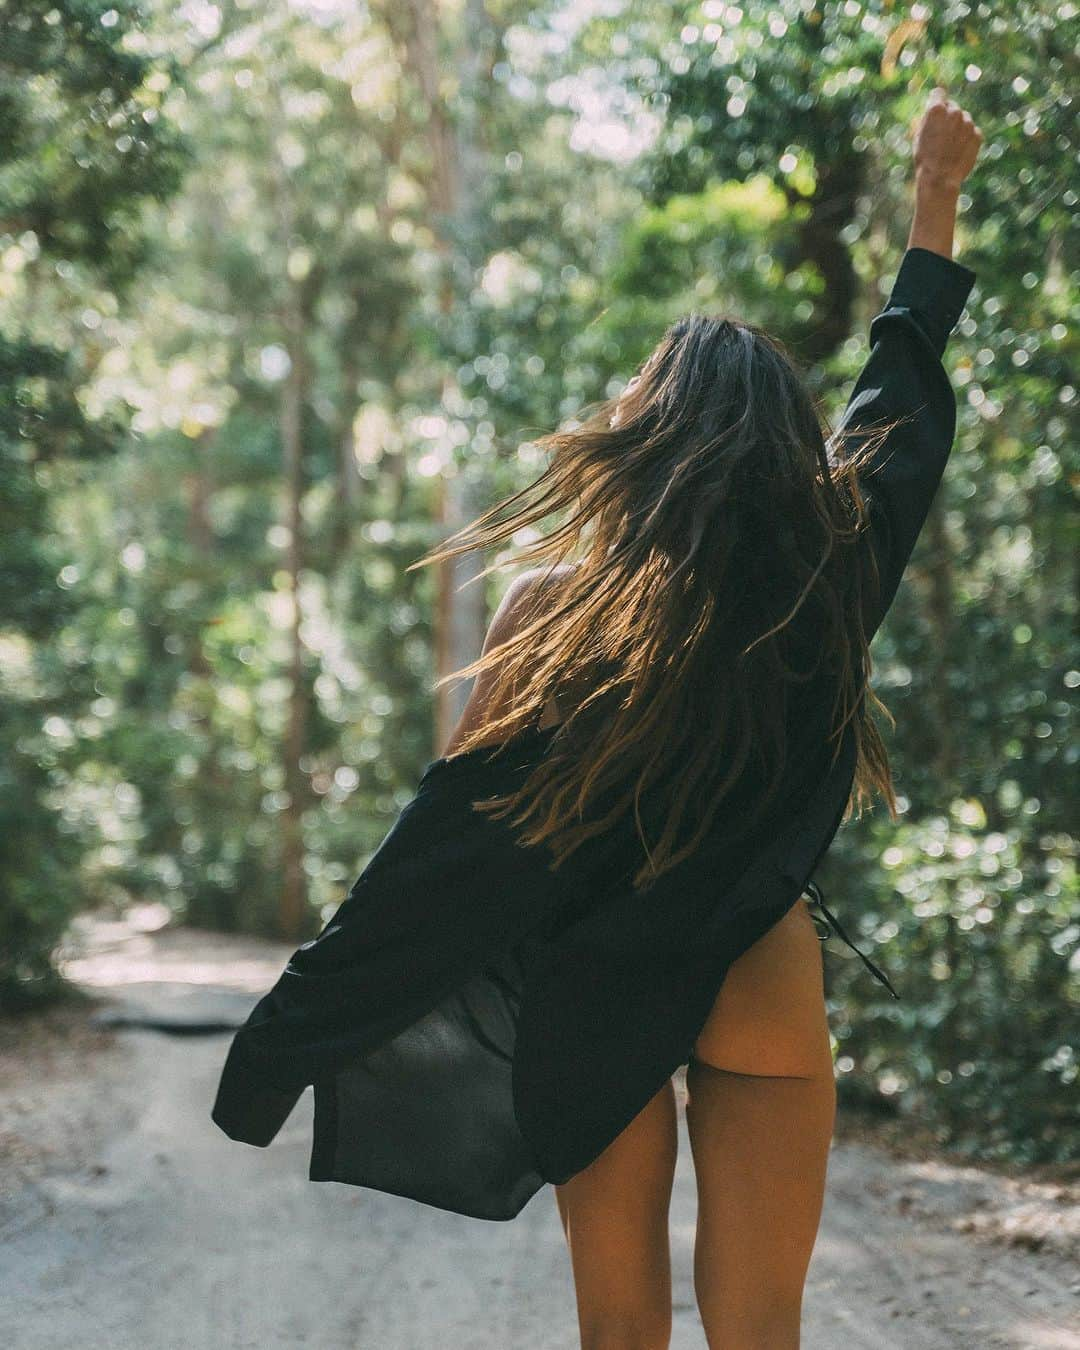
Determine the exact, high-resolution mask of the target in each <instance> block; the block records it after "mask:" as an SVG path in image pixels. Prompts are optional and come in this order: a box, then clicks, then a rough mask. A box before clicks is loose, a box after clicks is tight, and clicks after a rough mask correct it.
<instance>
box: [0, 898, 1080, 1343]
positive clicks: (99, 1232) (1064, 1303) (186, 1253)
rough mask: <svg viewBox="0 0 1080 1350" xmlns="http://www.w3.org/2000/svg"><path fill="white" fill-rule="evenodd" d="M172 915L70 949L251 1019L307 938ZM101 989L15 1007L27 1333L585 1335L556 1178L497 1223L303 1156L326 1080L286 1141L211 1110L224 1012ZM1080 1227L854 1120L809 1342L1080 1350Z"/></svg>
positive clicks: (998, 1181) (1033, 1197)
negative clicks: (331, 1172) (194, 929)
mask: <svg viewBox="0 0 1080 1350" xmlns="http://www.w3.org/2000/svg"><path fill="white" fill-rule="evenodd" d="M155 921H156V920H155V915H154V912H153V911H152V910H149V909H147V910H144V911H141V912H136V913H135V914H134V915H133V917H132V919H131V920H130V921H129V922H127V923H122V924H115V925H112V926H109V925H107V924H106V925H102V924H101V923H97V924H96V925H94V924H93V922H92V921H91V922H90V923H89V924H88V926H87V927H86V928H85V929H84V930H83V933H82V938H81V939H80V940H81V941H83V942H84V943H85V947H84V951H83V953H82V954H81V955H76V956H74V957H73V958H72V960H71V961H70V964H69V973H71V974H72V975H73V977H75V978H77V979H78V980H79V981H80V982H81V983H82V984H83V985H84V987H86V988H87V989H90V990H93V991H94V992H95V993H96V994H97V995H99V996H104V997H106V998H107V1000H108V1002H107V1003H104V1004H101V1005H99V1007H102V1008H105V1009H106V1010H107V1009H113V1010H115V1011H118V1012H123V1011H124V1010H125V1009H126V1010H131V1011H135V1012H139V1011H142V1012H144V1013H148V1014H149V1015H150V1016H151V1017H152V1018H157V1019H159V1020H162V1021H171V1022H172V1023H174V1024H180V1025H181V1027H182V1025H183V1024H184V1023H185V1022H189V1023H192V1022H195V1023H198V1022H206V1021H209V1022H214V1021H217V1022H218V1023H219V1024H229V1023H234V1024H235V1023H236V1022H238V1021H240V1020H242V1018H243V1016H244V1015H246V1012H247V1010H248V1009H249V1008H250V1006H251V1004H252V1003H253V1002H254V999H255V997H256V996H257V995H258V994H259V993H261V992H263V991H264V990H265V989H266V988H268V987H269V985H270V984H271V983H272V982H273V980H274V979H275V978H276V976H277V973H278V972H279V971H280V968H281V966H282V964H283V962H284V960H285V959H286V957H287V956H288V949H285V948H279V947H273V946H271V945H269V944H260V943H253V942H251V941H248V940H244V939H237V940H225V939H222V938H221V937H219V936H217V935H211V934H199V933H191V932H185V931H183V930H180V931H172V930H166V931H163V932H153V931H146V930H148V929H151V928H152V925H153V923H154V922H155ZM91 1011H93V1009H92V1008H91V1009H89V1010H81V1009H66V1010H62V1011H60V1012H59V1013H56V1014H53V1015H51V1016H50V1017H48V1018H45V1019H40V1018H39V1019H35V1020H34V1022H33V1023H24V1024H23V1026H22V1027H21V1028H13V1026H12V1024H8V1026H7V1027H6V1028H5V1029H4V1030H3V1031H2V1032H0V1112H2V1117H0V1166H2V1167H3V1174H4V1177H5V1181H4V1185H3V1189H2V1190H0V1325H2V1326H3V1327H4V1328H5V1336H4V1339H5V1342H6V1344H7V1346H8V1347H9V1350H60V1348H61V1347H63V1348H64V1350H68V1347H71V1346H78V1347H79V1348H80V1350H187V1348H188V1347H192V1348H193V1350H247V1347H250V1348H251V1350H256V1347H258V1350H269V1347H290V1348H293V1347H300V1346H304V1347H311V1350H353V1348H354V1347H359V1348H360V1350H428V1347H432V1348H433V1350H436V1348H437V1350H574V1347H576V1346H577V1344H578V1342H577V1336H576V1329H575V1328H576V1324H575V1316H574V1301H573V1287H572V1284H571V1279H570V1273H569V1266H568V1263H567V1259H566V1256H565V1252H564V1248H563V1239H562V1233H561V1230H560V1228H559V1224H558V1219H557V1214H556V1209H555V1203H554V1196H553V1193H552V1191H551V1190H550V1188H545V1189H544V1190H542V1191H541V1192H540V1193H539V1194H538V1195H537V1196H536V1197H535V1198H534V1199H533V1200H532V1201H531V1202H530V1203H529V1205H528V1206H526V1208H525V1210H524V1211H523V1212H522V1214H521V1215H520V1216H519V1217H518V1218H517V1219H516V1220H515V1221H513V1222H512V1223H508V1224H495V1223H486V1224H485V1223H483V1222H480V1221H477V1220H471V1219H466V1218H464V1217H461V1216H458V1215H452V1214H447V1213H444V1212H442V1211H439V1210H436V1209H433V1208H431V1207H428V1206H424V1205H419V1204H417V1203H415V1202H412V1201H409V1200H404V1199H399V1198H396V1197H393V1196H387V1195H382V1194H380V1193H377V1192H374V1191H367V1190H359V1189H356V1188H351V1187H346V1186H340V1185H337V1184H335V1183H321V1184H315V1183H312V1182H309V1181H307V1179H306V1168H307V1158H308V1149H309V1141H310V1125H311V1094H310V1092H308V1093H306V1094H305V1095H304V1097H303V1098H302V1099H301V1102H300V1104H299V1105H298V1106H297V1108H296V1110H295V1111H294V1113H293V1116H292V1118H291V1119H290V1120H289V1121H288V1123H287V1124H286V1126H285V1128H284V1129H283V1131H282V1133H281V1134H280V1135H279V1136H278V1138H277V1139H276V1140H275V1141H274V1143H273V1144H272V1145H271V1147H270V1148H269V1149H267V1150H259V1149H254V1148H249V1147H246V1146H244V1145H239V1144H235V1143H233V1142H231V1141H230V1140H228V1139H226V1138H225V1136H224V1135H222V1134H221V1133H220V1132H219V1131H218V1130H217V1129H216V1127H215V1126H214V1125H213V1124H212V1122H211V1121H210V1118H209V1107H210V1103H211V1100H212V1097H213V1092H214V1089H215V1087H216V1082H217V1075H218V1072H219V1070H220V1067H221V1062H222V1059H223V1057H224V1054H225V1050H226V1047H227V1044H228V1033H227V1032H226V1031H221V1030H219V1031H217V1032H214V1033H210V1034H202V1035H176V1034H172V1035H170V1034H163V1033H162V1032H160V1031H152V1030H147V1029H133V1028H130V1027H129V1028H124V1029H116V1030H111V1031H110V1030H102V1029H96V1030H95V1029H94V1027H93V1024H92V1023H91V1022H90V1020H89V1013H90V1012H91ZM677 1085H678V1086H679V1089H680V1095H681V1091H682V1084H681V1081H679V1082H678V1084H677ZM680 1127H681V1132H682V1133H681V1141H680V1158H679V1169H678V1175H677V1179H676V1187H675V1195H674V1200H673V1205H672V1215H671V1234H672V1250H673V1261H674V1272H675V1332H674V1336H673V1340H672V1347H673V1350H691V1348H694V1350H704V1347H705V1339H704V1336H703V1334H702V1332H701V1330H700V1326H699V1324H698V1320H697V1314H696V1310H695V1307H694V1300H693V1291H692V1285H691V1275H690V1272H691V1257H692V1243H693V1232H694V1214H695V1201H694V1180H693V1173H692V1170H691V1164H690V1150H689V1141H688V1139H687V1137H686V1133H685V1122H684V1121H682V1118H681V1115H680ZM1018 1234H1019V1235H1020V1240H1021V1242H1022V1243H1023V1244H1024V1245H1016V1243H1015V1242H1013V1241H1009V1240H1008V1239H1009V1238H1010V1235H1011V1236H1012V1237H1013V1238H1016V1237H1017V1235H1018ZM1032 1234H1034V1235H1035V1236H1034V1237H1032ZM1031 1246H1037V1247H1039V1248H1040V1249H1039V1250H1038V1251H1033V1250H1030V1249H1029V1247H1031ZM1078 1251H1080V1206H1078V1205H1077V1196H1076V1191H1075V1188H1073V1189H1072V1190H1069V1189H1068V1188H1065V1187H1060V1186H1059V1187H1054V1186H1051V1185H1042V1186H1040V1185H1036V1184H1021V1183H1017V1182H1015V1181H1013V1180H1011V1179H1005V1178H1002V1177H998V1176H995V1175H993V1174H992V1173H989V1172H981V1171H979V1170H977V1169H975V1168H956V1167H950V1166H947V1165H945V1164H942V1163H938V1162H930V1163H928V1162H917V1161H907V1162H903V1161H897V1160H895V1159H893V1158H892V1157H890V1156H889V1155H888V1154H886V1153H885V1152H884V1151H882V1150H880V1149H877V1148H875V1147H872V1146H868V1145H866V1144H863V1143H844V1142H841V1141H840V1140H837V1141H836V1142H835V1143H834V1147H833V1152H832V1155H831V1158H830V1164H829V1192H828V1197H827V1200H826V1204H825V1213H824V1217H823V1223H822V1229H821V1232H820V1235H819V1238H818V1243H817V1247H816V1248H815V1252H814V1257H813V1261H812V1263H811V1267H810V1276H809V1280H808V1285H807V1291H806V1300H805V1305H804V1306H805V1333H804V1338H803V1345H804V1350H861V1347H867V1350H869V1347H873V1348H874V1350H968V1347H970V1348H971V1350H975V1348H976V1347H978V1350H988V1348H990V1347H1009V1350H1080V1263H1078V1262H1077V1260H1076V1253H1077V1252H1078Z"/></svg>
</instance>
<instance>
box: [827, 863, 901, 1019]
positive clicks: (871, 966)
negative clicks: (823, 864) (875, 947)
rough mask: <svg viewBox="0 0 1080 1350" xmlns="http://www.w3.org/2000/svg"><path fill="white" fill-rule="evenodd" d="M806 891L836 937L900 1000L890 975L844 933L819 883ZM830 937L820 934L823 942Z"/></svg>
mask: <svg viewBox="0 0 1080 1350" xmlns="http://www.w3.org/2000/svg"><path fill="white" fill-rule="evenodd" d="M805 889H806V890H807V891H811V892H812V893H813V897H814V898H813V901H812V903H813V904H815V905H817V906H818V908H819V909H820V910H821V912H822V913H823V914H824V915H825V919H826V921H827V923H829V924H831V925H832V928H833V929H834V931H835V933H836V936H837V937H838V938H839V939H840V941H841V942H844V943H846V944H847V946H849V947H850V948H851V950H852V951H853V952H854V953H855V955H856V956H857V957H858V958H859V960H860V961H862V963H863V965H864V966H866V968H867V970H869V971H870V973H871V975H873V976H874V978H875V979H877V980H880V982H881V983H882V984H884V985H885V987H886V988H887V989H888V991H889V993H890V994H892V996H893V998H899V997H900V995H899V994H898V993H897V992H896V990H895V989H894V988H893V987H892V983H891V982H890V980H889V977H888V975H886V974H885V972H884V971H883V970H881V969H879V967H877V966H875V965H874V963H873V961H871V960H870V958H869V957H868V956H867V955H866V954H865V952H861V951H859V949H858V947H856V946H855V944H854V942H852V940H851V939H850V938H849V937H848V935H847V934H846V933H845V932H844V930H843V928H842V927H841V924H840V920H839V919H838V918H837V917H836V915H835V914H833V913H832V912H831V911H830V910H829V909H828V908H826V905H825V897H824V895H823V894H822V891H821V887H820V886H819V885H818V884H817V882H816V881H808V882H807V883H806V887H805ZM811 917H812V916H811ZM828 936H829V935H828V933H822V934H820V937H821V941H822V942H824V941H825V939H826V938H827V937H828Z"/></svg>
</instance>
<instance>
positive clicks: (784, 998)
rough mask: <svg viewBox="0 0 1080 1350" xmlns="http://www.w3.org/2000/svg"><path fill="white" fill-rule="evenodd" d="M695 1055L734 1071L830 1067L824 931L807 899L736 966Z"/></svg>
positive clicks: (813, 1071) (807, 1071) (810, 1072)
mask: <svg viewBox="0 0 1080 1350" xmlns="http://www.w3.org/2000/svg"><path fill="white" fill-rule="evenodd" d="M694 1056H695V1058H697V1059H699V1060H701V1061H702V1062H703V1063H705V1064H710V1065H712V1066H713V1068H716V1069H727V1070H728V1072H730V1073H746V1074H768V1075H776V1076H790V1077H814V1076H817V1075H819V1074H821V1073H823V1072H825V1071H826V1070H827V1071H829V1072H831V1069H832V1051H831V1047H830V1043H829V1023H828V1016H827V1013H826V1008H825V985H824V969H823V964H822V956H821V939H820V938H819V936H818V931H817V927H816V926H815V924H814V920H813V918H812V916H811V914H810V909H809V906H808V905H807V903H806V901H805V900H804V899H802V898H801V897H800V898H799V899H798V900H796V902H795V903H794V904H793V905H792V906H791V908H790V909H789V910H788V911H787V912H786V913H785V914H784V916H783V918H781V919H780V920H779V921H778V922H777V923H775V924H774V925H773V926H772V927H771V928H770V929H769V930H768V931H767V932H765V933H764V934H763V935H762V936H761V937H760V938H758V940H757V941H756V942H755V943H754V944H753V945H752V946H751V947H749V948H748V949H747V950H746V951H745V952H743V954H742V956H740V957H739V958H738V960H737V961H735V962H734V964H733V965H732V966H731V967H730V969H729V970H728V972H727V975H726V977H725V979H724V982H723V984H722V985H721V987H720V992H719V993H718V994H717V996H716V1000H715V1002H714V1003H713V1006H712V1010H711V1011H710V1013H709V1016H708V1018H707V1019H706V1021H705V1024H704V1026H703V1027H702V1029H701V1032H700V1033H699V1035H698V1038H697V1041H696V1042H695V1044H694Z"/></svg>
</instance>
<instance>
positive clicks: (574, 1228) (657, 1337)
mask: <svg viewBox="0 0 1080 1350" xmlns="http://www.w3.org/2000/svg"><path fill="white" fill-rule="evenodd" d="M677 1155H678V1116H677V1113H676V1107H675V1089H674V1085H673V1083H672V1082H671V1080H668V1082H667V1083H665V1084H664V1086H663V1087H662V1088H661V1089H660V1091H659V1092H658V1093H657V1094H656V1095H655V1096H654V1097H653V1098H652V1100H651V1101H650V1102H649V1103H648V1104H647V1105H646V1106H645V1107H644V1109H643V1110H642V1111H641V1112H639V1114H638V1115H637V1116H636V1117H635V1118H634V1120H632V1121H631V1122H630V1124H629V1125H628V1126H627V1127H626V1129H625V1130H623V1132H622V1133H621V1134H620V1135H619V1136H618V1137H617V1138H616V1139H614V1140H613V1141H612V1143H611V1144H609V1145H608V1147H607V1148H606V1149H605V1150H604V1152H603V1153H601V1154H600V1156H599V1157H598V1158H597V1159H596V1160H595V1161H594V1162H592V1163H590V1165H589V1166H588V1167H586V1168H585V1169H584V1171H581V1172H579V1173H577V1175H576V1176H573V1177H571V1178H570V1180H569V1181H567V1182H565V1183H563V1184H562V1185H558V1186H556V1187H555V1196H556V1201H557V1203H558V1208H559V1214H560V1217H561V1219H562V1224H563V1231H564V1232H565V1234H566V1239H567V1243H568V1245H569V1249H570V1260H571V1266H572V1269H573V1275H574V1286H575V1290H576V1293H577V1304H578V1315H579V1321H580V1327H581V1333H582V1344H584V1345H590V1344H593V1343H594V1342H595V1341H596V1340H597V1339H602V1338H603V1337H604V1336H608V1337H611V1336H613V1335H618V1336H621V1337H623V1340H622V1341H620V1343H625V1344H634V1345H650V1346H651V1345H666V1344H667V1336H668V1335H669V1334H670V1323H671V1247H670V1240H669V1236H668V1211H669V1208H670V1204H671V1189H672V1183H673V1181H674V1176H675V1163H676V1159H677Z"/></svg>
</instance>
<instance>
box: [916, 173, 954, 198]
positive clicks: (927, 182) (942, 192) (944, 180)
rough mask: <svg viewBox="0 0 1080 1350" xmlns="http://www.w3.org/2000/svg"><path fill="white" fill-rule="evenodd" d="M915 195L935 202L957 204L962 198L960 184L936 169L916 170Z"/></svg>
mask: <svg viewBox="0 0 1080 1350" xmlns="http://www.w3.org/2000/svg"><path fill="white" fill-rule="evenodd" d="M915 195H916V197H925V198H928V199H932V200H934V201H943V202H948V201H952V202H955V201H956V200H957V198H958V197H959V196H960V183H959V182H958V181H956V180H954V179H952V178H949V177H948V176H947V175H946V174H942V173H941V172H939V171H937V170H934V169H916V170H915Z"/></svg>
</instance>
